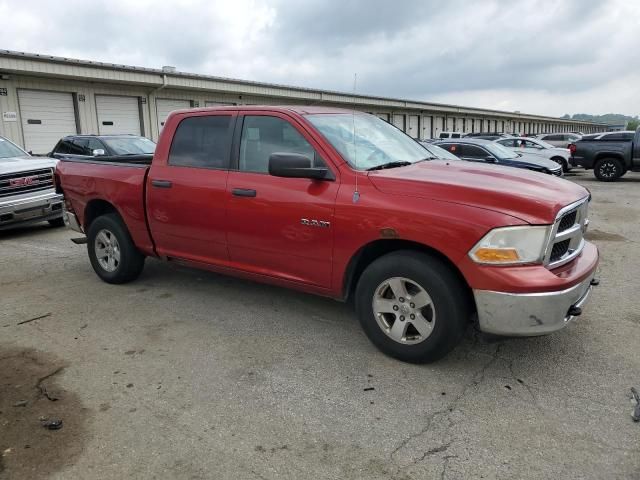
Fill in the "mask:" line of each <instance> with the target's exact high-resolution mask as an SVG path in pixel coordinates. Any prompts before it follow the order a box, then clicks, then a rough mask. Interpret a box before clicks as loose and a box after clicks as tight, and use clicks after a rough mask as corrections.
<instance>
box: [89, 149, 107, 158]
mask: <svg viewBox="0 0 640 480" xmlns="http://www.w3.org/2000/svg"><path fill="white" fill-rule="evenodd" d="M91 153H92V154H93V156H94V157H99V156H100V155H104V150H103V149H102V148H96V149H94V150H93V151H92V152H91Z"/></svg>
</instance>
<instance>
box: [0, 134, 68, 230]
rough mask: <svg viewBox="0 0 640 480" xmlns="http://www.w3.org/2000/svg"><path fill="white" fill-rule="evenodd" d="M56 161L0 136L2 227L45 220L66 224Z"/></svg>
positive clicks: (0, 216)
mask: <svg viewBox="0 0 640 480" xmlns="http://www.w3.org/2000/svg"><path fill="white" fill-rule="evenodd" d="M56 163H57V160H54V159H51V158H46V157H32V156H31V155H29V154H28V153H27V152H25V151H24V150H22V149H21V148H20V147H18V146H17V145H15V144H14V143H12V142H10V141H9V140H7V139H6V138H3V137H0V230H6V229H8V228H12V227H16V226H25V225H30V224H33V223H38V222H44V221H47V222H49V223H50V224H51V225H52V226H55V227H58V226H63V225H64V220H63V218H62V212H63V208H62V207H63V198H62V195H60V194H58V193H56V189H55V185H54V180H53V173H54V170H55V168H56Z"/></svg>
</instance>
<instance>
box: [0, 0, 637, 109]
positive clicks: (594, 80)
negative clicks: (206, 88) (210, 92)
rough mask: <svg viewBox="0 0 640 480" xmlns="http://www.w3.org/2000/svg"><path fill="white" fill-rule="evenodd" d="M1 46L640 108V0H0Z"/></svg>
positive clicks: (485, 103) (531, 104)
mask: <svg viewBox="0 0 640 480" xmlns="http://www.w3.org/2000/svg"><path fill="white" fill-rule="evenodd" d="M0 18H2V19H3V21H2V28H1V29H0V48H2V49H8V50H17V51H23V52H29V53H41V54H50V55H58V56H66V57H73V58H79V59H84V60H96V61H103V62H111V63H120V64H127V65H135V66H145V67H153V68H160V67H161V66H163V65H172V66H175V67H177V69H178V70H180V71H184V72H190V73H201V74H207V75H215V76H221V77H229V78H239V79H244V80H254V81H261V82H271V83H280V84H286V85H295V86H303V87H310V88H320V89H328V90H338V91H346V92H352V91H353V88H354V74H357V85H356V90H357V92H358V93H360V94H367V95H378V96H388V97H395V98H405V99H415V100H424V101H431V102H438V103H452V104H458V105H465V106H475V107H482V108H493V109H499V110H506V111H521V112H523V113H524V112H526V113H534V114H544V115H555V116H560V115H563V114H565V113H569V114H574V113H591V114H603V113H610V112H613V113H622V114H627V115H638V114H640V48H638V41H639V37H638V32H640V0H555V1H552V0H466V1H464V0H406V1H401V0H395V1H394V0H369V1H364V0H362V1H354V0H339V1H336V0H298V1H294V0H228V1H221V0H182V1H169V0H165V1H157V0H154V1H151V0H109V1H101V0H90V1H87V0H57V1H52V0H22V1H17V0H10V1H9V0H0Z"/></svg>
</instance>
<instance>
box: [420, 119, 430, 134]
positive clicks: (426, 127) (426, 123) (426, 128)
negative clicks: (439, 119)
mask: <svg viewBox="0 0 640 480" xmlns="http://www.w3.org/2000/svg"><path fill="white" fill-rule="evenodd" d="M420 138H422V139H426V138H431V117H422V136H421V137H420Z"/></svg>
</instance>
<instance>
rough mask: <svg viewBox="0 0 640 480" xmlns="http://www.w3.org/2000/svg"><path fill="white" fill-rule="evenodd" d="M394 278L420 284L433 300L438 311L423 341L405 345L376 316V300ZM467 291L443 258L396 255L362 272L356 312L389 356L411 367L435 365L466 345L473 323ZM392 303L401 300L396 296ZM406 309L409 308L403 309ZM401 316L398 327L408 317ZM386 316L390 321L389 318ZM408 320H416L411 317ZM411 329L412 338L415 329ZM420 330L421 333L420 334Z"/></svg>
mask: <svg viewBox="0 0 640 480" xmlns="http://www.w3.org/2000/svg"><path fill="white" fill-rule="evenodd" d="M394 277H402V278H405V279H408V280H410V281H411V282H415V283H416V285H418V286H419V287H422V289H424V290H425V291H426V293H427V294H428V296H429V297H431V301H432V307H427V308H433V310H432V311H430V312H431V315H432V318H433V320H432V322H433V323H432V327H431V328H432V330H431V332H430V334H429V335H427V336H426V337H425V338H424V339H423V340H419V343H415V344H405V343H401V342H399V341H396V340H394V339H392V338H391V337H390V336H389V334H387V333H385V330H383V327H382V326H381V325H380V324H379V323H378V322H379V320H378V319H377V318H378V317H377V316H376V315H375V313H374V308H373V301H374V297H375V298H379V297H378V292H380V291H381V290H380V286H381V285H384V284H385V282H386V281H387V280H390V279H392V278H394ZM405 285H406V284H405ZM409 286H411V284H410V283H409ZM382 288H383V289H384V288H385V287H382ZM389 288H390V287H389ZM467 292H468V287H467V286H466V285H465V284H464V283H463V282H462V281H461V280H460V279H459V278H458V276H457V275H456V274H455V272H454V271H452V269H451V267H450V266H449V265H447V264H446V263H445V262H444V261H442V260H441V259H439V258H437V257H435V256H432V255H427V254H425V253H421V252H413V251H399V252H393V253H390V254H387V255H385V256H383V257H380V258H378V259H377V260H375V261H374V262H373V263H371V265H369V266H368V267H367V268H366V269H365V271H364V272H363V273H362V276H361V277H360V279H359V281H358V285H357V288H356V293H355V305H356V312H357V314H358V319H359V321H360V324H361V325H362V328H363V330H364V332H365V333H366V335H367V337H369V339H370V340H371V342H373V344H374V345H375V346H376V347H378V348H379V349H380V350H381V351H382V352H384V353H385V354H387V355H389V356H391V357H394V358H397V359H398V360H402V361H405V362H410V363H427V362H433V361H436V360H439V359H440V358H442V357H444V356H445V355H446V354H447V353H449V352H450V351H451V350H452V349H453V348H454V347H455V346H456V345H457V344H458V343H459V342H460V340H461V339H462V336H463V335H464V332H465V330H466V328H467V327H468V325H469V323H470V322H469V313H470V309H469V301H468V300H469V299H468V296H467V295H468V293H467ZM409 298H411V296H409ZM385 300H386V299H383V301H385ZM399 300H401V299H399ZM390 301H391V302H395V301H396V299H395V296H394V299H392V300H390ZM397 306H398V305H394V306H393V309H394V310H397V309H396V307H397ZM406 307H407V305H406V304H403V305H401V306H400V308H406ZM434 312H435V313H434ZM399 313H400V312H398V314H399ZM406 313H407V312H405V315H406ZM398 314H397V313H391V314H390V315H391V316H392V317H393V316H395V320H393V325H395V322H397V321H400V320H399V319H400V318H403V317H400V316H398ZM382 316H383V317H384V318H389V317H388V315H387V314H383V315H382ZM428 316H430V315H429V313H427V314H424V318H425V319H426V318H427V317H428ZM385 321H386V320H385ZM406 322H410V320H408V317H407V319H406ZM408 328H409V329H410V328H412V327H411V326H410V327H408ZM387 330H388V331H390V330H391V329H387ZM406 331H407V335H408V332H409V330H406ZM415 332H416V333H419V332H417V330H416V331H415Z"/></svg>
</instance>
